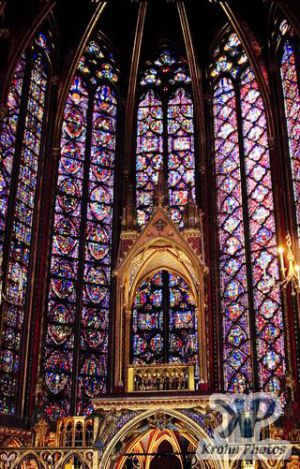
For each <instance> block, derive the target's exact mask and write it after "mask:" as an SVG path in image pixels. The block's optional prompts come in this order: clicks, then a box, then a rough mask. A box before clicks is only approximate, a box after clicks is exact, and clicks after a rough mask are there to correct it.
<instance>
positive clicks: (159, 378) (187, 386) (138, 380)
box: [127, 364, 195, 392]
mask: <svg viewBox="0 0 300 469" xmlns="http://www.w3.org/2000/svg"><path fill="white" fill-rule="evenodd" d="M127 376H128V381H127V391H128V392H147V391H151V392H153V391H158V392H159V391H177V392H178V391H194V390H195V370H194V365H176V364H166V365H163V364H155V365H131V366H129V367H128V375H127Z"/></svg>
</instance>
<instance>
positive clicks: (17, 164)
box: [0, 33, 50, 414]
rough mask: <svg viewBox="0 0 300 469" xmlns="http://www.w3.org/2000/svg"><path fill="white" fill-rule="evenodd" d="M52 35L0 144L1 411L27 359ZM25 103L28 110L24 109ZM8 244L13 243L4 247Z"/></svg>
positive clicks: (13, 104)
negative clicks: (25, 349)
mask: <svg viewBox="0 0 300 469" xmlns="http://www.w3.org/2000/svg"><path fill="white" fill-rule="evenodd" d="M48 42H49V41H48V38H47V37H46V36H45V35H44V34H43V33H39V34H37V36H36V37H35V38H34V39H33V40H32V42H31V44H30V46H29V48H28V49H27V51H26V52H25V53H24V54H23V55H22V57H21V58H20V60H19V62H18V64H17V66H16V69H15V72H14V76H13V80H12V83H11V85H10V89H9V94H8V100H7V109H8V110H7V114H6V116H5V118H4V121H3V126H2V131H1V137H0V147H1V154H2V155H1V156H2V159H1V163H0V191H1V192H0V201H1V202H0V204H1V225H0V251H1V267H0V268H1V297H2V300H3V302H2V313H1V314H2V330H1V350H0V387H1V389H2V395H1V398H0V412H1V413H5V414H15V413H16V400H17V394H18V393H17V376H18V373H19V371H20V366H21V364H22V358H21V355H20V352H21V347H22V346H23V343H24V321H25V318H26V316H25V307H26V304H25V302H26V296H27V293H28V288H29V273H30V272H29V267H30V261H31V256H32V253H31V241H32V228H33V223H34V213H35V206H36V200H37V184H38V177H39V169H40V164H41V148H42V132H43V127H44V111H45V103H46V93H47V83H48V75H49V54H50V47H49V44H48ZM22 109H24V110H25V112H23V113H22V112H21V110H22ZM5 246H9V247H8V248H6V249H5V251H3V248H5Z"/></svg>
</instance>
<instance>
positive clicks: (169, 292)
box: [131, 270, 198, 377]
mask: <svg viewBox="0 0 300 469" xmlns="http://www.w3.org/2000/svg"><path fill="white" fill-rule="evenodd" d="M131 350H132V363H133V364H136V365H137V364H138V365H143V364H152V363H178V364H193V365H195V368H196V377H197V375H198V336H197V317H196V312H195V299H194V297H193V295H192V293H191V291H190V288H189V286H188V285H187V283H186V282H185V281H184V279H183V278H182V277H180V276H179V275H177V274H174V273H171V272H167V271H164V270H163V271H160V272H157V273H156V274H155V275H153V276H152V277H149V278H146V279H145V280H143V282H142V283H141V285H140V287H139V288H138V290H137V292H136V295H135V299H134V302H133V316H132V343H131Z"/></svg>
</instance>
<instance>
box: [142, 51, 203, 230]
mask: <svg viewBox="0 0 300 469" xmlns="http://www.w3.org/2000/svg"><path fill="white" fill-rule="evenodd" d="M190 82H191V79H190V77H189V74H188V70H187V65H186V63H185V62H184V61H183V60H182V59H178V58H177V57H176V55H175V54H172V53H171V52H170V51H168V50H164V51H163V52H162V53H161V54H160V56H159V57H158V59H156V60H155V61H154V62H153V63H151V64H150V65H148V66H147V67H146V69H145V70H144V72H143V74H142V76H141V79H140V88H141V95H140V100H139V105H138V116H137V159H136V205H137V222H138V225H139V226H140V227H143V226H144V225H145V223H146V222H147V221H148V219H149V216H150V214H151V212H152V206H153V188H154V185H155V184H156V183H157V181H158V173H159V170H160V169H163V170H164V172H165V174H166V179H167V180H168V187H169V204H170V215H171V218H172V220H173V221H175V222H176V223H179V225H180V226H182V215H183V207H184V205H186V203H187V200H188V193H189V191H190V190H191V191H192V196H193V197H194V198H195V157H194V139H193V136H194V119H193V117H194V114H193V113H194V109H193V102H192V99H191V90H190Z"/></svg>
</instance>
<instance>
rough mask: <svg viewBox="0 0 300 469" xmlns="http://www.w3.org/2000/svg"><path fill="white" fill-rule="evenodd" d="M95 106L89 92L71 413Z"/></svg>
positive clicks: (77, 358)
mask: <svg viewBox="0 0 300 469" xmlns="http://www.w3.org/2000/svg"><path fill="white" fill-rule="evenodd" d="M93 107H94V91H93V92H91V91H90V94H89V104H88V110H87V117H86V122H87V132H86V144H85V158H84V173H83V188H82V201H83V203H82V205H81V215H80V218H81V225H80V233H79V251H78V277H77V286H76V312H75V324H74V349H73V373H72V376H73V382H72V396H74V399H72V402H71V415H76V414H77V411H76V408H77V397H78V396H77V394H78V374H79V365H80V363H79V361H80V336H81V311H82V295H83V277H84V268H85V234H86V225H87V207H88V196H89V171H90V156H91V142H92V131H93Z"/></svg>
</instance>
